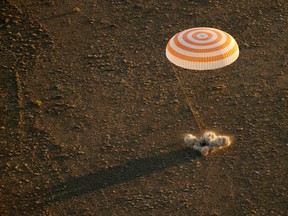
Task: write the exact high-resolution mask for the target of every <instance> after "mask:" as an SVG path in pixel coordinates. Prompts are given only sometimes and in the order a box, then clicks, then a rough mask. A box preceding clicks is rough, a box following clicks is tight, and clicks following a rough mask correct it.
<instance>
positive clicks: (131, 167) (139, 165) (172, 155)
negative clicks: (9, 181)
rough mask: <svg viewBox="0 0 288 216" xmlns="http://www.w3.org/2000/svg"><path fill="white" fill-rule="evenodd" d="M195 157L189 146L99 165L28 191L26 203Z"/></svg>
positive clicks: (96, 186)
mask: <svg viewBox="0 0 288 216" xmlns="http://www.w3.org/2000/svg"><path fill="white" fill-rule="evenodd" d="M196 157H198V154H197V153H194V152H191V151H190V150H189V149H181V150H175V151H171V152H168V153H164V154H161V155H157V156H151V157H146V158H141V159H136V160H131V161H128V162H127V163H125V164H123V165H119V166H115V167H111V168H106V169H101V170H99V171H97V172H95V173H89V174H87V175H84V176H81V177H75V178H71V179H70V180H68V181H66V182H64V183H62V184H58V185H55V186H52V187H50V188H47V189H45V190H40V191H37V192H36V191H34V192H32V193H31V194H33V195H32V197H33V198H30V202H29V203H30V206H31V205H36V206H37V205H39V206H38V207H40V206H42V207H43V206H45V205H47V204H51V203H54V202H57V201H63V200H66V199H70V198H72V197H75V196H79V195H83V194H86V193H89V192H95V191H97V190H100V189H103V188H106V187H110V186H113V185H117V184H120V183H124V182H127V181H130V180H133V179H136V178H139V177H141V176H147V175H149V174H152V173H155V172H157V171H161V170H164V169H166V168H169V167H173V166H177V165H179V164H183V163H186V162H189V161H191V159H194V158H196ZM36 200H37V202H36ZM36 203H38V204H36Z"/></svg>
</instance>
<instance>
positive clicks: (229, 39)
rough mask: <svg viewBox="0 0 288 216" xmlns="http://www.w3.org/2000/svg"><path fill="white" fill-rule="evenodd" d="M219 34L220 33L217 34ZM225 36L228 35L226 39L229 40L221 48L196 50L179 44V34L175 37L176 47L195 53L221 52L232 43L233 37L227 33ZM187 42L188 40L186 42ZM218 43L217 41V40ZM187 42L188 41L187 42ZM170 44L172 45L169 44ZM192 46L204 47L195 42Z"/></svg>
mask: <svg viewBox="0 0 288 216" xmlns="http://www.w3.org/2000/svg"><path fill="white" fill-rule="evenodd" d="M217 33H218V32H217ZM225 35H226V37H227V40H226V41H225V43H223V44H222V45H220V46H217V47H214V48H210V49H195V48H191V47H187V46H184V45H183V44H181V43H180V42H179V39H178V38H179V34H177V35H176V36H175V37H174V43H175V45H176V46H178V47H179V48H181V49H183V50H186V51H189V52H195V53H208V52H214V51H219V50H221V49H224V48H226V47H227V46H228V45H229V44H230V42H231V37H230V36H229V35H228V34H226V33H225ZM183 37H184V35H183ZM220 37H221V35H220ZM184 40H185V38H184ZM185 41H186V40H185ZM215 41H216V40H215ZM186 42H187V41H186ZM190 43H191V41H190ZM214 43H215V42H214V41H212V42H210V43H205V45H212V44H214ZM169 44H170V43H169ZM191 44H195V45H197V46H204V45H202V44H201V45H199V44H197V43H194V42H192V43H191Z"/></svg>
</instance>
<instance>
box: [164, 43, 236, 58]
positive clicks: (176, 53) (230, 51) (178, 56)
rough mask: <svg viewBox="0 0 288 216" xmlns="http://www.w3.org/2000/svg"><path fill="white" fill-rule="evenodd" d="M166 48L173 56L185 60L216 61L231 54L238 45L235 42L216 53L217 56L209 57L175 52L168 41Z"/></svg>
mask: <svg viewBox="0 0 288 216" xmlns="http://www.w3.org/2000/svg"><path fill="white" fill-rule="evenodd" d="M167 49H168V51H169V52H170V53H171V54H172V55H173V56H175V57H177V58H179V59H182V60H185V61H190V62H213V61H218V60H223V59H225V58H228V57H230V56H231V55H233V54H234V53H235V52H236V51H237V49H238V45H237V43H235V45H234V47H233V48H232V49H231V50H229V51H228V52H226V53H223V54H221V55H217V56H211V57H192V56H186V55H183V54H181V53H178V52H176V51H175V50H174V49H173V48H172V47H171V45H170V43H168V45H167Z"/></svg>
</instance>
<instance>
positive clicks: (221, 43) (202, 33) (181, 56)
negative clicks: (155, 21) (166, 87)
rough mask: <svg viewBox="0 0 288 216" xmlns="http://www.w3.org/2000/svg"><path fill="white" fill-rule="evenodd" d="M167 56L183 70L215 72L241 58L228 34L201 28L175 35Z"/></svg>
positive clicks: (168, 46)
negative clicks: (214, 70)
mask: <svg viewBox="0 0 288 216" xmlns="http://www.w3.org/2000/svg"><path fill="white" fill-rule="evenodd" d="M166 56H167V58H168V59H169V60H170V61H171V62H172V63H174V64H175V65H177V66H180V67H182V68H186V69H192V70H213V69H217V68H221V67H225V66H227V65H229V64H231V63H233V62H234V61H235V60H236V59H237V58H238V56H239V48H238V44H237V42H236V41H235V39H234V38H233V37H232V36H231V35H229V34H228V33H226V32H224V31H221V30H218V29H215V28H207V27H199V28H191V29H187V30H184V31H182V32H180V33H178V34H176V35H174V36H173V37H172V38H171V39H170V41H169V42H168V44H167V47H166Z"/></svg>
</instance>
